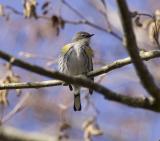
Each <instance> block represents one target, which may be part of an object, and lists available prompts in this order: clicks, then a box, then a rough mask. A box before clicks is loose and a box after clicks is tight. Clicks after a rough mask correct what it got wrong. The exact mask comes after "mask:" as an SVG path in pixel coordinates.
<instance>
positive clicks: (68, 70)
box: [58, 32, 94, 111]
mask: <svg viewBox="0 0 160 141" xmlns="http://www.w3.org/2000/svg"><path fill="white" fill-rule="evenodd" d="M93 35H94V34H89V33H87V32H78V33H76V35H75V36H74V37H73V39H72V42H71V43H69V44H67V45H65V46H64V47H63V48H62V49H61V56H60V58H59V61H58V65H59V71H60V72H62V73H65V74H68V75H84V76H86V74H87V73H88V72H90V71H92V70H93V63H92V58H93V56H94V54H93V50H92V49H91V47H90V39H91V37H92V36H93ZM89 79H91V80H93V78H89ZM69 88H70V90H73V93H74V106H73V109H74V111H80V110H81V101H80V86H78V85H70V84H69ZM92 92H93V90H91V89H89V93H90V94H92Z"/></svg>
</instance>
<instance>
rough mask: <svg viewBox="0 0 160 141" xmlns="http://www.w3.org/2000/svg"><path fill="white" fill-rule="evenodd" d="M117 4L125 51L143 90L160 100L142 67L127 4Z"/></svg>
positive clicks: (153, 84)
mask: <svg viewBox="0 0 160 141" xmlns="http://www.w3.org/2000/svg"><path fill="white" fill-rule="evenodd" d="M117 4H118V7H119V11H120V15H121V20H122V26H123V30H124V35H125V40H124V42H125V43H124V44H125V46H126V49H127V50H128V53H129V55H130V56H131V59H132V61H133V64H134V66H135V69H136V72H137V74H138V76H139V78H140V80H141V83H142V84H143V86H144V88H145V89H146V90H147V91H148V93H149V94H151V95H152V96H153V97H154V98H156V99H157V100H160V89H159V88H158V87H157V86H156V83H155V82H154V79H153V78H152V76H151V74H150V73H149V71H148V69H147V67H146V66H145V65H144V63H143V62H142V60H141V58H140V56H139V52H138V47H137V43H136V39H135V35H134V32H133V27H132V22H131V17H130V12H129V10H128V7H127V3H126V1H125V0H117Z"/></svg>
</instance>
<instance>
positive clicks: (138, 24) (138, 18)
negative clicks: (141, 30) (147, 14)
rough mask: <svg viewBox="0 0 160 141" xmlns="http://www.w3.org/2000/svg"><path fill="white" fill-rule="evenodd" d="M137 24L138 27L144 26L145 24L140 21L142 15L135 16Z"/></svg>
mask: <svg viewBox="0 0 160 141" xmlns="http://www.w3.org/2000/svg"><path fill="white" fill-rule="evenodd" d="M135 24H136V25H137V26H138V27H142V26H143V24H142V23H141V22H140V17H136V18H135Z"/></svg>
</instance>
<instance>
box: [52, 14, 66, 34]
mask: <svg viewBox="0 0 160 141" xmlns="http://www.w3.org/2000/svg"><path fill="white" fill-rule="evenodd" d="M51 22H52V26H53V27H54V28H56V31H57V36H58V35H59V31H60V29H63V28H64V26H65V22H64V20H63V19H62V18H61V17H58V16H56V15H53V16H52V17H51Z"/></svg>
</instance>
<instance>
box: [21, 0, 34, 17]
mask: <svg viewBox="0 0 160 141" xmlns="http://www.w3.org/2000/svg"><path fill="white" fill-rule="evenodd" d="M36 6H37V2H36V0H24V16H25V17H26V18H32V17H34V18H37V13H36Z"/></svg>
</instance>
